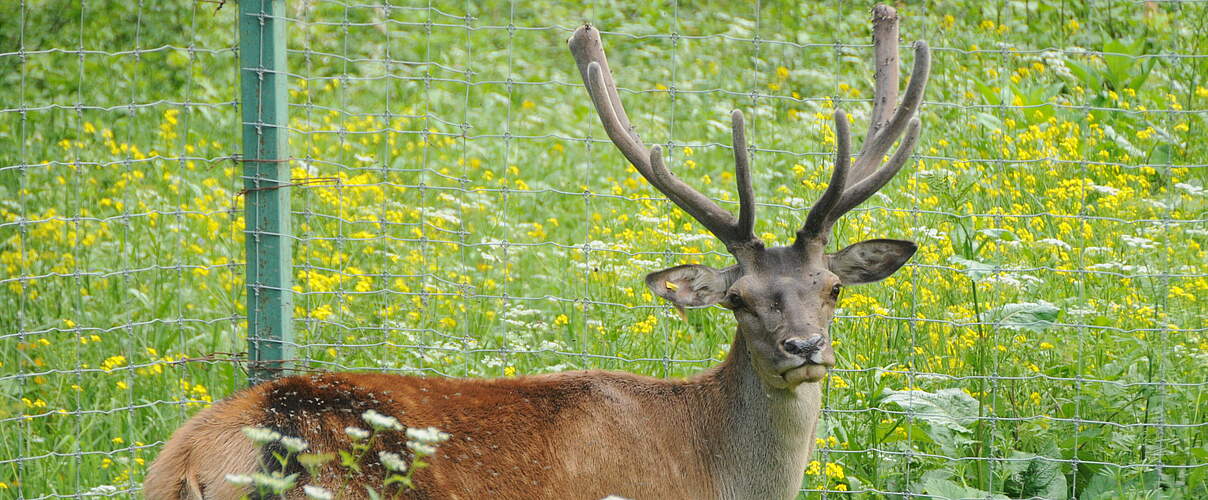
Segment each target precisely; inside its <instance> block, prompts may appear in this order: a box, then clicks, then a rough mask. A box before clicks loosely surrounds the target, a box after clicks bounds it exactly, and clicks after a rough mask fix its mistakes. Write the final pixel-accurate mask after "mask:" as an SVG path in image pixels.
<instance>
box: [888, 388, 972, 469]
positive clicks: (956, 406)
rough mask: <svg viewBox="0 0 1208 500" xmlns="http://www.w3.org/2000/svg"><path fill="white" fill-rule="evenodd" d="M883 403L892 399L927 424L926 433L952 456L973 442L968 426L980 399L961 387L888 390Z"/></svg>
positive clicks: (891, 401) (912, 415)
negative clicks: (936, 389) (929, 390)
mask: <svg viewBox="0 0 1208 500" xmlns="http://www.w3.org/2000/svg"><path fill="white" fill-rule="evenodd" d="M882 401H883V403H893V404H896V405H898V406H899V407H901V408H902V410H904V411H906V412H907V413H908V414H910V416H911V417H913V418H914V419H916V420H917V421H922V422H925V423H926V424H927V435H928V436H930V437H931V439H932V441H935V443H936V444H938V445H939V446H940V449H941V450H943V452H944V453H945V454H947V455H950V456H963V455H962V454H959V453H960V448H961V447H962V446H964V445H968V444H972V443H973V442H974V441H973V439H972V435H973V431H972V430H971V429H969V427H968V426H971V425H973V424H974V423H975V422H976V421H977V414H978V406H979V404H978V401H977V400H976V399H973V397H972V396H970V395H968V394H966V393H965V391H962V390H960V389H941V390H939V391H937V392H927V391H892V390H891V391H886V395H885V398H884V399H883V400H882Z"/></svg>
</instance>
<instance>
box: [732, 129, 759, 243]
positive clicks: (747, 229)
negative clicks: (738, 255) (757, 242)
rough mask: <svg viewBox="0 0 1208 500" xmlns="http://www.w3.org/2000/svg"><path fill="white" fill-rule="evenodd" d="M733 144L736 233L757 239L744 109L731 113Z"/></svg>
mask: <svg viewBox="0 0 1208 500" xmlns="http://www.w3.org/2000/svg"><path fill="white" fill-rule="evenodd" d="M730 124H731V130H730V132H731V138H732V140H731V145H733V147H734V178H735V179H734V180H735V182H736V183H737V184H738V227H737V228H736V231H735V233H736V234H737V235H738V236H739V237H740V238H744V239H747V240H754V239H755V190H754V188H752V187H751V169H750V160H749V159H748V158H747V134H746V129H745V125H744V123H743V118H742V111H739V110H737V109H736V110H734V112H733V113H730Z"/></svg>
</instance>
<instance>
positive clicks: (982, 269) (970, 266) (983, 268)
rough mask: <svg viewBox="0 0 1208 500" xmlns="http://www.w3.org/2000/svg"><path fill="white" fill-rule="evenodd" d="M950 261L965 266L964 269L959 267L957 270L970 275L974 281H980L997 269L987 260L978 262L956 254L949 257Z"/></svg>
mask: <svg viewBox="0 0 1208 500" xmlns="http://www.w3.org/2000/svg"><path fill="white" fill-rule="evenodd" d="M948 262H951V263H953V264H957V265H960V266H962V267H964V269H957V271H959V272H960V273H962V274H964V275H966V276H968V277H969V279H971V280H973V281H980V280H981V279H982V278H985V277H986V276H989V275H991V274H994V270H995V268H994V266H992V265H990V264H987V263H985V262H978V261H976V260H972V259H966V258H964V257H960V256H956V255H953V256H951V257H948Z"/></svg>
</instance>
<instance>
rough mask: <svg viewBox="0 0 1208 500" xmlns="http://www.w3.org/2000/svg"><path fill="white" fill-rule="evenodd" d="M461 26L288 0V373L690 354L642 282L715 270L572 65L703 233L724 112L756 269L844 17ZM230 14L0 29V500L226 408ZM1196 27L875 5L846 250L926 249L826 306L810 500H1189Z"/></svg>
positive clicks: (844, 77)
mask: <svg viewBox="0 0 1208 500" xmlns="http://www.w3.org/2000/svg"><path fill="white" fill-rule="evenodd" d="M151 4H153V5H151ZM470 4H472V5H463V4H460V3H449V4H446V3H445V2H437V5H435V6H434V7H435V9H433V10H429V9H426V8H410V7H399V8H395V9H391V10H390V11H389V12H387V11H385V10H383V9H377V8H368V7H361V6H355V5H353V4H352V3H349V5H347V6H345V5H344V4H341V3H337V2H314V1H311V2H297V3H295V5H293V6H292V8H293V11H292V13H291V18H292V19H294V20H295V22H294V25H293V26H291V42H290V43H291V45H290V47H291V53H290V55H289V62H290V66H291V74H292V76H293V78H291V90H290V102H291V104H292V107H291V114H292V116H291V126H292V128H293V134H292V138H291V148H292V154H293V156H294V157H295V158H296V160H295V161H293V162H291V168H292V169H293V177H294V178H295V179H296V181H297V182H300V183H304V184H305V185H301V186H297V187H295V188H293V189H292V202H293V210H294V215H293V220H292V222H293V224H294V228H295V232H296V234H297V237H298V239H297V240H296V241H295V245H294V246H295V251H294V271H295V272H294V278H295V282H296V287H295V290H296V291H297V294H296V305H297V309H296V311H295V317H296V322H295V328H296V330H297V341H298V343H299V347H298V355H299V357H300V358H301V359H302V360H303V361H302V362H301V363H300V366H301V367H302V368H312V369H323V370H386V371H397V372H407V373H427V374H432V375H436V374H440V375H450V376H476V377H493V376H514V375H520V374H531V373H546V372H552V371H560V370H569V369H583V368H602V369H618V370H626V371H632V372H637V373H644V374H649V375H655V376H682V375H687V374H690V373H693V372H696V371H698V370H701V369H703V368H705V367H708V366H710V365H712V364H714V363H716V362H717V360H719V359H720V358H721V357H722V356H723V354H724V352H725V350H726V349H727V348H728V345H727V344H728V343H729V341H730V339H731V335H732V330H733V328H734V326H733V321H732V319H731V318H730V316H729V315H728V314H727V313H725V312H724V311H722V310H717V309H708V310H698V311H691V312H690V313H689V316H688V318H687V319H688V320H687V321H683V320H681V319H679V318H678V317H677V316H676V315H675V314H674V313H673V312H672V311H670V310H669V309H668V308H667V307H665V306H664V305H663V304H661V303H658V302H656V301H655V300H654V299H653V298H652V297H651V295H650V294H649V293H648V292H646V290H645V289H644V287H643V286H642V281H641V279H642V276H644V274H645V273H647V272H650V271H654V270H657V269H661V268H663V267H667V266H671V265H676V264H681V263H688V262H702V263H708V264H712V265H717V266H724V265H727V263H728V262H729V258H728V256H726V255H725V253H724V249H722V248H721V246H720V245H718V244H717V243H716V242H715V241H713V240H712V239H711V238H709V237H706V236H704V234H703V229H702V228H701V227H700V226H699V225H698V224H696V223H694V222H693V221H691V219H690V218H688V217H687V216H685V215H684V214H682V213H680V212H678V211H677V210H676V209H675V208H674V207H673V206H672V205H671V204H670V203H669V202H667V201H665V200H664V198H663V197H662V196H661V195H659V194H658V193H657V192H655V191H653V190H652V189H651V188H649V187H648V186H647V185H646V184H645V182H644V181H642V180H641V179H640V177H639V176H638V174H637V173H636V171H634V170H633V169H632V168H629V167H627V166H625V163H624V161H623V160H622V159H621V156H620V154H619V153H617V152H616V151H615V150H614V148H613V147H612V146H611V145H610V144H609V143H607V142H606V140H605V138H604V135H603V132H602V129H601V128H600V126H599V124H598V120H597V119H596V117H595V116H594V114H593V113H592V111H591V109H590V105H589V103H588V100H587V98H586V94H585V92H584V90H583V89H582V87H581V86H580V85H579V77H578V75H577V74H576V72H575V70H574V66H573V62H572V61H571V58H570V56H569V53H568V51H567V50H566V48H565V44H564V40H565V39H566V37H568V36H569V30H571V29H573V27H574V26H576V25H577V24H578V23H579V22H582V21H583V20H585V19H590V20H592V22H594V23H595V24H597V25H598V26H600V27H601V28H602V29H603V30H605V31H606V32H607V33H608V34H606V35H605V43H606V44H607V46H608V50H609V54H610V55H611V57H612V59H611V61H612V65H613V68H614V70H615V71H616V73H617V79H618V83H619V85H620V86H621V87H624V88H625V89H629V90H628V91H625V92H624V95H623V98H624V99H625V102H626V105H627V108H628V109H629V111H630V114H631V116H632V117H633V119H634V121H635V125H636V127H638V130H639V131H640V132H641V134H642V135H643V137H644V138H646V140H647V141H648V142H651V143H658V144H664V145H666V147H665V149H666V150H667V151H668V152H669V155H670V157H669V159H668V164H669V165H670V166H671V168H673V169H674V170H675V171H676V172H678V173H679V175H680V176H681V177H682V178H684V179H685V180H686V181H688V182H689V183H691V184H693V185H695V186H697V187H698V188H700V189H702V190H703V191H704V192H706V193H707V194H709V195H711V196H713V197H716V198H718V199H720V200H723V201H725V202H727V205H726V206H729V207H732V208H734V205H735V203H733V202H732V201H731V200H733V198H734V194H733V176H732V173H731V168H732V166H731V165H732V160H731V153H730V151H729V150H728V143H729V137H728V136H729V134H728V123H726V119H725V117H726V114H727V113H728V112H729V110H731V109H735V108H740V109H743V110H744V112H745V113H746V115H747V117H748V124H749V125H748V139H749V141H750V142H751V143H752V145H753V146H754V147H756V148H757V150H756V151H755V152H754V154H753V156H752V162H753V165H754V175H755V188H756V193H757V196H758V199H759V200H760V202H761V203H763V204H765V205H763V206H761V207H760V212H759V216H758V217H759V219H758V224H757V233H760V234H762V235H763V237H764V238H765V241H768V242H769V243H784V242H785V241H786V240H787V239H788V238H789V236H790V235H791V234H792V231H793V230H794V229H795V228H796V227H797V225H798V224H800V223H801V221H802V218H803V216H804V209H806V207H808V205H809V204H810V203H811V201H812V200H813V199H814V197H816V196H817V195H818V194H820V193H821V190H822V189H823V188H824V187H825V186H824V185H825V182H826V179H827V178H828V177H827V176H828V175H829V164H830V161H831V158H830V155H831V154H832V151H833V146H834V144H833V143H834V139H833V133H832V131H831V129H830V125H829V122H828V120H826V119H825V117H826V116H827V115H828V114H829V112H830V110H831V109H833V108H832V106H833V105H834V103H835V102H839V103H841V104H840V105H842V106H843V107H844V109H846V110H848V111H849V112H850V113H851V114H852V118H853V122H854V127H853V128H855V129H857V130H861V128H862V126H863V125H864V124H865V117H866V115H867V113H868V110H869V105H868V102H867V101H866V99H867V98H868V96H869V95H870V93H871V88H870V87H871V85H870V84H871V75H870V74H869V71H868V68H869V56H870V53H871V51H870V50H869V48H868V47H866V46H864V45H863V44H865V43H866V42H867V40H869V38H870V37H869V28H868V19H867V18H868V10H869V9H868V7H870V6H871V4H866V3H858V4H853V5H848V4H843V5H841V6H839V7H836V5H834V4H832V3H825V4H822V3H818V4H816V3H814V2H802V3H800V4H797V3H781V2H764V3H762V4H761V5H762V10H760V11H759V12H755V10H754V7H734V6H729V5H727V4H718V5H711V6H697V5H676V6H669V5H647V3H644V2H637V3H634V4H632V5H630V4H623V5H622V4H613V3H609V4H601V5H591V6H587V7H582V8H580V7H571V6H566V5H562V4H560V3H554V2H535V3H524V4H517V5H508V4H500V3H487V4H484V5H474V4H476V3H470ZM235 7H236V6H234V5H228V6H226V7H225V8H222V9H220V10H218V11H217V12H215V11H214V5H213V4H210V3H196V4H193V3H189V2H176V3H170V2H165V3H159V2H150V3H144V5H139V4H138V3H137V2H117V3H114V4H112V5H104V6H93V5H86V6H84V7H81V5H80V3H79V2H70V1H63V2H48V5H47V6H46V8H45V9H37V8H33V7H27V8H25V9H24V10H23V9H22V8H21V7H20V6H19V5H15V4H14V5H6V6H0V19H2V20H0V44H3V45H0V80H2V81H3V86H2V87H0V89H2V90H0V110H3V112H0V158H3V161H2V162H0V269H2V271H0V311H3V312H0V342H2V343H3V345H4V349H0V363H2V364H0V497H14V496H15V497H25V498H43V497H48V496H57V495H72V494H74V493H77V492H88V491H92V492H94V493H99V494H110V495H119V496H122V495H136V493H134V492H136V491H137V489H138V485H139V483H140V481H141V478H142V475H143V474H144V472H145V470H146V465H147V462H148V461H149V460H150V459H151V458H152V457H153V456H154V455H155V453H156V450H157V449H158V447H159V446H160V445H161V444H162V443H163V441H164V440H165V439H167V438H168V436H169V435H170V434H171V432H172V431H173V430H174V429H175V427H176V426H178V425H179V424H180V423H181V422H183V421H184V419H186V418H187V417H188V416H189V415H191V414H193V413H195V412H196V411H197V410H198V409H199V408H201V407H203V406H205V405H207V404H209V403H210V402H211V401H213V400H214V399H218V398H221V397H223V396H225V395H227V394H229V393H231V392H233V391H235V390H237V389H239V388H240V387H242V386H243V384H244V380H245V379H244V374H243V371H242V368H241V366H240V365H239V363H238V362H237V360H238V359H241V358H240V356H239V355H238V353H241V352H242V351H245V350H246V347H245V337H244V335H245V328H246V325H245V322H244V321H243V316H244V314H245V310H244V300H245V293H244V289H243V281H242V272H243V260H244V257H243V242H242V232H241V230H242V227H243V220H242V218H241V216H240V214H241V206H242V205H241V204H242V198H241V196H240V195H239V190H240V189H241V188H242V181H241V179H240V177H239V175H240V172H239V166H238V165H237V164H236V163H235V162H233V161H231V160H230V157H231V155H232V154H234V153H238V152H239V138H238V134H239V117H238V107H237V105H236V104H235V101H236V99H237V89H238V85H237V79H236V78H237V61H236V57H237V55H236V53H235V51H234V50H233V47H234V46H235V45H236V38H235V29H234V26H235V20H236V16H235V12H236V11H237V9H236V8H235ZM81 9H83V10H81ZM1206 10H1208V5H1206V4H1200V3H1186V4H1180V3H1159V2H1154V3H1134V2H1103V3H1099V4H1096V5H1094V6H1083V5H1062V6H1054V7H1050V6H1047V5H1045V4H1044V3H1043V2H1022V3H1020V2H1012V3H994V4H993V5H985V4H984V3H983V2H972V1H954V2H933V3H931V4H928V5H927V6H926V7H922V6H913V5H906V6H900V12H901V14H902V17H903V25H902V33H903V38H904V40H907V41H909V40H914V39H926V40H928V41H929V43H930V44H931V46H932V47H933V48H934V49H935V53H934V69H933V76H932V80H931V85H930V87H929V89H928V93H927V103H926V104H925V105H924V107H923V111H922V120H923V124H924V132H923V136H922V139H921V141H920V145H919V147H918V149H917V151H916V153H917V154H918V158H917V160H916V161H912V162H911V164H910V165H909V166H908V167H907V168H906V170H905V172H904V173H903V174H902V175H900V176H899V178H898V179H896V180H895V181H894V182H892V183H891V184H890V185H889V186H888V187H886V188H885V189H884V190H883V191H882V193H883V194H884V196H878V197H874V199H872V200H870V201H869V202H868V203H867V204H866V205H865V206H864V207H862V208H860V209H858V210H857V211H856V212H855V213H853V214H852V215H849V216H848V217H846V218H845V220H844V221H843V222H841V223H840V226H839V227H838V228H837V237H836V238H835V239H836V240H838V241H836V242H835V248H841V247H842V246H843V245H846V244H848V243H852V242H855V241H859V240H861V239H866V238H873V237H891V238H906V239H913V240H915V241H918V242H919V243H920V245H921V249H920V252H919V254H918V255H917V256H916V257H915V258H914V260H913V261H912V263H911V264H910V265H909V266H908V267H906V268H904V269H903V270H902V271H900V272H899V273H898V274H897V275H896V276H895V277H894V278H892V279H890V280H887V281H886V282H885V283H883V284H877V285H870V286H865V287H861V288H855V289H851V290H848V291H847V292H846V294H845V296H844V298H843V301H842V303H841V311H840V314H839V317H838V318H837V319H836V321H835V324H834V326H833V327H832V332H833V334H834V336H835V337H836V339H837V340H838V345H837V348H836V350H837V354H838V357H839V363H838V368H839V369H838V370H836V371H835V372H834V374H833V375H832V377H831V378H830V379H829V381H828V382H827V383H826V386H825V394H826V406H827V408H828V409H829V411H828V413H826V415H825V416H824V421H823V422H822V425H820V429H821V431H820V434H819V450H818V452H817V457H816V459H817V463H816V464H811V466H810V467H809V468H808V469H807V470H805V471H803V479H804V482H803V488H806V489H807V490H808V491H807V492H806V493H803V495H804V496H806V497H810V498H814V497H819V496H822V495H823V493H822V492H827V493H825V495H827V496H842V497H845V498H846V497H854V498H899V494H900V493H902V492H913V493H915V494H929V495H937V496H947V497H963V496H971V497H978V498H983V497H985V496H987V495H989V494H995V495H1005V496H1008V497H1011V498H1033V497H1040V498H1051V499H1057V498H1080V499H1084V500H1089V499H1106V498H1197V497H1203V496H1208V465H1206V463H1208V458H1206V457H1208V444H1206V439H1205V438H1206V437H1208V424H1206V422H1208V418H1206V417H1205V415H1204V409H1205V408H1208V404H1205V394H1204V387H1205V384H1206V383H1208V381H1206V380H1205V377H1206V374H1208V370H1205V367H1206V365H1208V335H1206V334H1205V318H1206V317H1208V315H1206V313H1205V309H1204V305H1203V301H1202V300H1200V297H1202V296H1204V295H1205V294H1208V277H1206V274H1208V264H1205V263H1206V262H1208V258H1206V255H1205V250H1204V246H1205V245H1208V230H1206V228H1205V223H1204V220H1205V216H1204V214H1205V212H1206V211H1208V197H1206V195H1205V191H1204V190H1205V188H1206V186H1208V182H1205V181H1206V180H1208V179H1206V173H1208V169H1206V168H1204V165H1205V164H1208V144H1206V143H1205V141H1203V140H1202V135H1203V133H1202V131H1203V130H1204V127H1205V126H1206V125H1208V123H1206V113H1208V111H1206V110H1208V81H1205V80H1208V78H1206V76H1205V75H1208V59H1205V58H1203V57H1190V55H1194V54H1204V53H1208V49H1206V46H1208V44H1206V42H1208V33H1206V31H1205V30H1206V27H1205V22H1208V21H1205V20H1206V19H1208V12H1205V11H1206ZM467 14H468V15H471V16H473V19H472V20H469V21H467V20H466V19H464V18H463V17H462V16H464V15H467ZM509 26H513V27H514V29H509ZM670 33H676V34H677V35H678V36H675V37H669V36H666V35H667V34H670ZM836 44H839V45H836ZM78 48H84V49H86V50H87V51H88V52H85V53H84V54H83V55H79V54H77V53H72V52H71V51H74V50H75V49H78ZM190 48H192V50H190ZM1049 48H1055V49H1056V50H1052V51H1046V50H1045V49H1049ZM49 49H63V50H57V51H56V50H49ZM1083 49H1084V50H1083ZM22 50H23V51H24V52H25V54H23V55H20V54H17V52H19V51H22ZM903 54H904V55H903V59H904V63H907V64H908V63H909V62H910V56H909V54H908V53H907V51H905V50H904V51H903ZM77 105H81V106H77ZM1181 165H1182V166H1186V167H1180V166H1181Z"/></svg>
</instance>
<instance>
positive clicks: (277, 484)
mask: <svg viewBox="0 0 1208 500" xmlns="http://www.w3.org/2000/svg"><path fill="white" fill-rule="evenodd" d="M252 482H254V483H256V486H259V487H262V488H268V489H270V490H272V491H273V492H274V493H280V492H283V491H285V490H288V489H290V488H293V487H294V476H288V477H281V476H276V475H269V474H260V473H257V474H252Z"/></svg>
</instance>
